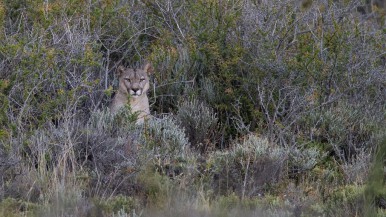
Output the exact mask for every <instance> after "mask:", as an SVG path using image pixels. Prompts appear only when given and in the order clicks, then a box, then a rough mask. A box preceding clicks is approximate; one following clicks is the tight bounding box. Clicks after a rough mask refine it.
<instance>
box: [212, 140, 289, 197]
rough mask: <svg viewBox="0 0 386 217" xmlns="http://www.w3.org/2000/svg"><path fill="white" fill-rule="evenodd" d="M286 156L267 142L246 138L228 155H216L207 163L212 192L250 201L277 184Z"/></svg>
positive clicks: (235, 145) (278, 148)
mask: <svg viewBox="0 0 386 217" xmlns="http://www.w3.org/2000/svg"><path fill="white" fill-rule="evenodd" d="M287 159H288V153H287V152H286V151H285V150H284V149H282V148H280V147H278V146H276V145H275V144H272V143H270V142H268V140H266V139H262V138H259V137H257V136H255V135H249V136H248V137H246V138H245V139H244V140H243V141H241V142H240V143H239V142H237V143H235V144H234V146H233V148H232V149H230V150H229V151H224V152H215V153H213V154H210V155H209V156H208V160H207V162H206V164H207V168H208V169H209V170H208V171H209V172H210V173H209V174H210V175H212V176H213V178H212V179H213V180H212V185H213V188H214V189H215V192H216V193H218V194H220V195H224V194H225V195H226V194H228V193H231V192H236V193H237V195H239V196H241V197H242V198H244V197H252V196H257V195H260V194H263V193H264V192H266V191H268V190H269V186H274V185H275V184H276V183H278V182H279V181H280V179H281V178H282V176H283V172H284V171H283V170H284V169H285V168H284V166H285V162H286V160H287Z"/></svg>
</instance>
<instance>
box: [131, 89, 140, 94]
mask: <svg viewBox="0 0 386 217" xmlns="http://www.w3.org/2000/svg"><path fill="white" fill-rule="evenodd" d="M131 90H132V91H134V93H136V92H137V91H138V90H139V88H131Z"/></svg>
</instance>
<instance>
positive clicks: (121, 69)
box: [116, 65, 125, 77]
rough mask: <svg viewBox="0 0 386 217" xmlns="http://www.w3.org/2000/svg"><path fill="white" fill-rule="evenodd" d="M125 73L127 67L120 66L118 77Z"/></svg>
mask: <svg viewBox="0 0 386 217" xmlns="http://www.w3.org/2000/svg"><path fill="white" fill-rule="evenodd" d="M124 71H125V67H124V66H122V65H120V66H119V67H118V68H117V72H116V73H117V75H118V77H119V76H121V74H122V73H123V72H124Z"/></svg>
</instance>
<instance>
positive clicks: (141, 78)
mask: <svg viewBox="0 0 386 217" xmlns="http://www.w3.org/2000/svg"><path fill="white" fill-rule="evenodd" d="M152 72H153V67H152V66H151V64H150V63H147V64H145V66H144V67H143V68H142V69H131V68H125V67H123V66H119V67H118V69H117V75H118V78H119V87H118V91H117V93H116V94H115V96H114V98H113V101H112V103H111V105H110V111H111V112H112V113H116V112H117V111H118V110H119V109H120V108H122V107H124V106H125V105H126V104H130V107H131V111H132V112H133V113H137V114H138V119H137V122H136V123H137V124H141V123H143V122H144V120H145V118H146V117H147V116H148V115H149V114H150V109H149V99H148V98H147V95H146V93H147V91H148V90H149V75H150V73H152Z"/></svg>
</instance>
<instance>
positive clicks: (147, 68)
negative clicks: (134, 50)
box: [143, 63, 154, 75]
mask: <svg viewBox="0 0 386 217" xmlns="http://www.w3.org/2000/svg"><path fill="white" fill-rule="evenodd" d="M143 71H145V72H146V73H147V74H148V75H150V74H152V73H153V71H154V69H153V66H152V65H151V63H146V64H145V66H144V67H143Z"/></svg>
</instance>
